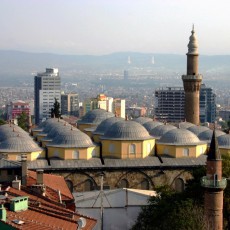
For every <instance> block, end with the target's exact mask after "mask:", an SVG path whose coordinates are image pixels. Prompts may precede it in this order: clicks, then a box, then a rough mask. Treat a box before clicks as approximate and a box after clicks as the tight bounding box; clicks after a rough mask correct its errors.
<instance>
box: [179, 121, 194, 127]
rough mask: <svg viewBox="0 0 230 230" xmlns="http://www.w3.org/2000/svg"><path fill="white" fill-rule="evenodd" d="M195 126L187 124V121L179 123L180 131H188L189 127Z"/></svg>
mask: <svg viewBox="0 0 230 230" xmlns="http://www.w3.org/2000/svg"><path fill="white" fill-rule="evenodd" d="M192 126H195V125H194V124H193V123H190V122H187V121H182V122H180V123H179V128H180V129H188V128H189V127H192Z"/></svg>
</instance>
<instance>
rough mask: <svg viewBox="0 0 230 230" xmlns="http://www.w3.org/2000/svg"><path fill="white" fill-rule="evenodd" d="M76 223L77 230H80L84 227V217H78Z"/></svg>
mask: <svg viewBox="0 0 230 230" xmlns="http://www.w3.org/2000/svg"><path fill="white" fill-rule="evenodd" d="M77 223H78V230H81V229H82V228H84V227H85V226H86V219H85V218H84V217H80V218H79V219H78V221H77Z"/></svg>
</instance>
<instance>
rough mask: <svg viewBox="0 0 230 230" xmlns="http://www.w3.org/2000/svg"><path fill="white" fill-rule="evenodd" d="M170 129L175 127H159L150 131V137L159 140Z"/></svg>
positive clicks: (166, 125)
mask: <svg viewBox="0 0 230 230" xmlns="http://www.w3.org/2000/svg"><path fill="white" fill-rule="evenodd" d="M171 129H176V127H175V126H173V125H168V124H165V125H159V126H157V127H155V128H154V129H152V130H151V131H150V135H151V136H153V137H154V138H160V137H162V136H163V135H164V134H165V133H166V132H168V131H169V130H171Z"/></svg>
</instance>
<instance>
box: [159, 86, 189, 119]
mask: <svg viewBox="0 0 230 230" xmlns="http://www.w3.org/2000/svg"><path fill="white" fill-rule="evenodd" d="M184 97H185V96H184V90H183V88H182V87H167V88H162V89H158V90H156V91H155V98H156V107H155V116H156V118H157V119H158V120H163V121H167V122H180V121H182V120H184Z"/></svg>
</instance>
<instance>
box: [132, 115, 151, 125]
mask: <svg viewBox="0 0 230 230" xmlns="http://www.w3.org/2000/svg"><path fill="white" fill-rule="evenodd" d="M152 120H153V119H152V118H149V117H138V118H136V119H133V121H136V122H138V123H139V124H141V125H143V124H144V123H146V122H148V121H152Z"/></svg>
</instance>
